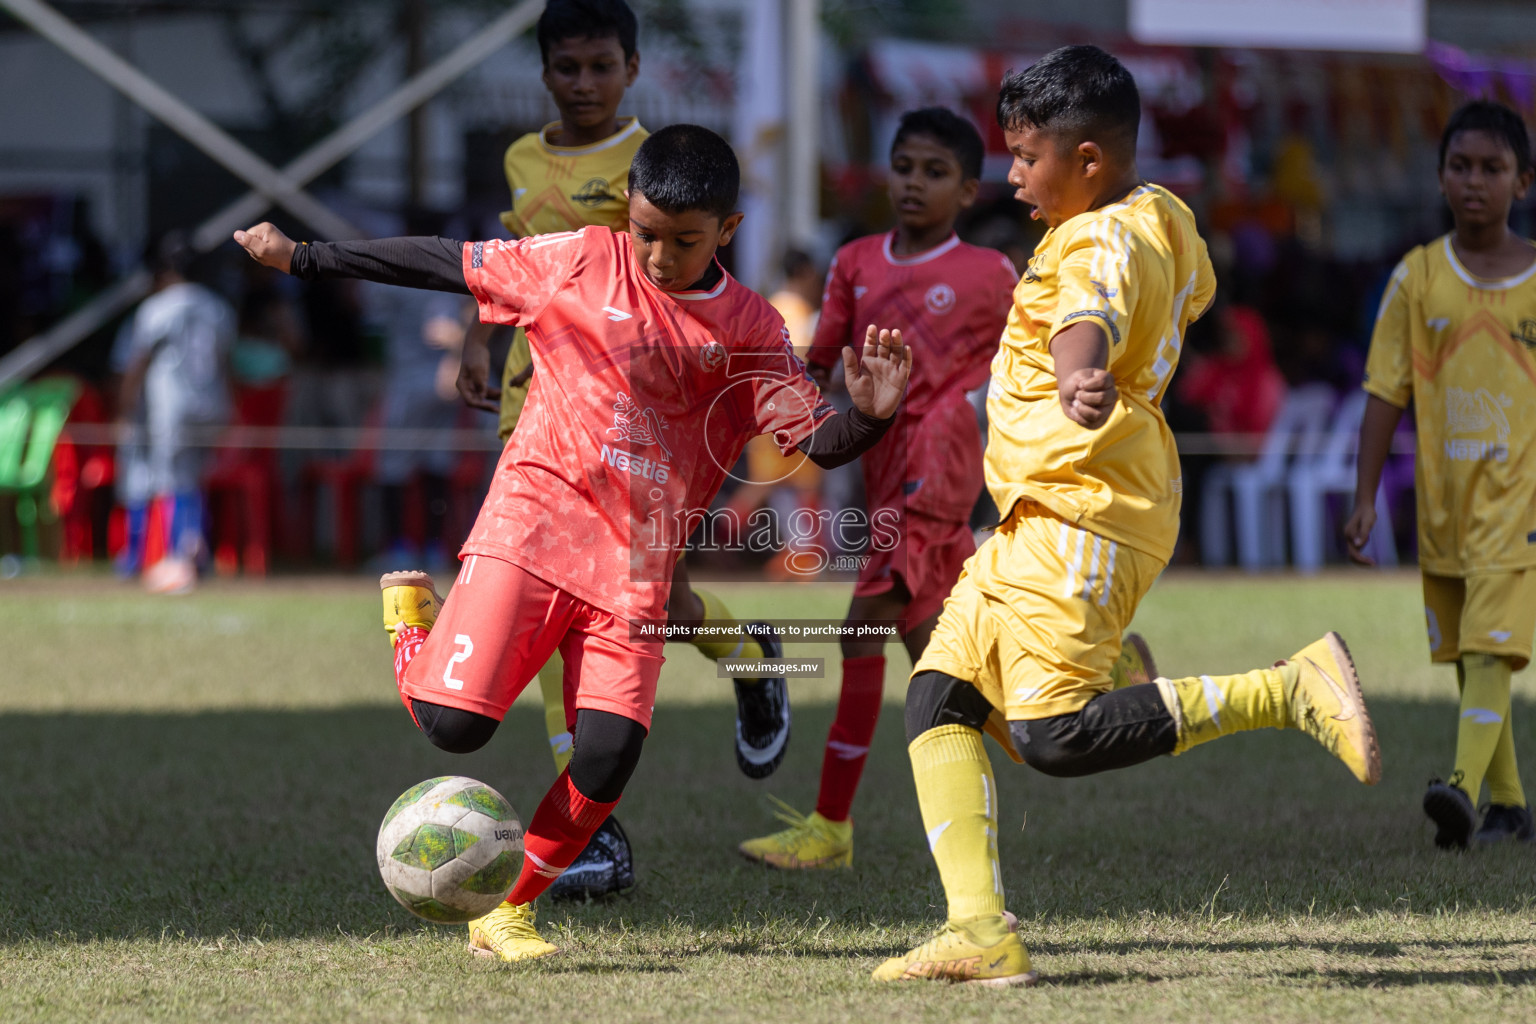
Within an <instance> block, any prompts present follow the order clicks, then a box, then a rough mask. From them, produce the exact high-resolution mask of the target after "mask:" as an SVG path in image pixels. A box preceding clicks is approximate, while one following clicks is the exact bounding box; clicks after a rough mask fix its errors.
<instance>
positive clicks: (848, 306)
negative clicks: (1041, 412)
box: [739, 107, 1156, 868]
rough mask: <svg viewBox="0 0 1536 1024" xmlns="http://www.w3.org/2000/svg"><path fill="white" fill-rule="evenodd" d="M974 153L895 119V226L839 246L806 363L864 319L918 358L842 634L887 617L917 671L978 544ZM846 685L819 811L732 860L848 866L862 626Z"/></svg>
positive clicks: (867, 694)
mask: <svg viewBox="0 0 1536 1024" xmlns="http://www.w3.org/2000/svg"><path fill="white" fill-rule="evenodd" d="M984 152H985V147H984V145H983V143H982V140H981V134H980V133H979V132H978V131H977V130H976V128H975V126H973V125H972V124H971V123H970V122H969V121H967V120H965V119H964V118H963V117H960V116H959V115H957V114H954V113H953V112H951V111H949V110H947V109H945V108H943V107H927V108H924V109H922V110H912V111H908V112H907V113H906V114H903V115H902V118H901V123H900V125H899V127H898V128H897V130H896V138H895V140H894V141H893V142H892V143H891V162H890V171H889V174H888V176H887V179H886V180H887V185H888V187H889V189H890V196H891V205H892V206H893V207H894V208H895V210H896V217H897V221H896V227H895V228H894V229H893V230H891V231H888V232H885V233H884V234H879V235H870V236H868V237H865V238H860V239H858V240H856V241H853V242H850V243H849V244H847V245H845V246H843V247H842V248H841V249H840V250H838V253H837V256H836V257H835V258H834V259H833V261H832V268H831V270H830V271H829V272H828V275H827V288H826V293H825V295H824V296H823V298H822V308H821V319H820V321H819V322H818V324H817V326H816V338H815V341H814V343H813V345H812V348H811V351H810V353H809V354H808V356H807V361H808V362H809V363H810V367H811V374H812V376H814V377H815V378H816V379H817V380H818V382H820V383H821V384H822V385H823V386H824V387H825V386H826V384H827V382H828V380H829V378H830V376H831V371H832V368H833V365H834V363H835V362H836V360H837V358H838V351H839V350H840V349H841V348H842V347H843V346H844V345H847V344H848V343H850V342H851V341H852V340H853V339H854V337H855V336H856V334H857V326H856V325H858V324H861V323H867V322H877V323H882V324H889V325H890V326H892V327H897V328H900V329H901V332H902V337H903V339H904V341H905V343H906V344H907V346H909V347H910V348H911V349H912V350H913V351H914V353H916V354H917V358H916V360H915V361H914V364H913V365H914V367H915V371H914V373H913V375H912V381H911V384H910V386H909V388H908V394H907V400H906V401H905V402H904V403H903V404H902V407H901V411H900V413H899V415H898V419H897V423H896V425H895V427H894V428H893V429H892V430H891V431H889V432H888V434H887V436H886V437H885V439H884V440H883V441H882V442H881V443H879V444H877V445H875V446H874V447H873V448H872V449H870V451H869V452H868V453H867V454H866V455H865V456H864V459H863V467H864V492H865V500H866V504H867V506H868V511H869V517H870V518H869V522H870V527H871V529H870V548H869V552H868V555H867V558H868V560H867V561H866V562H865V563H864V565H863V567H862V568H861V569H860V571H859V578H858V583H857V584H856V585H855V587H854V591H853V602H852V604H851V605H850V606H849V608H848V615H847V618H846V619H845V620H844V623H845V625H847V626H850V627H858V626H865V627H874V626H877V625H878V624H888V623H894V624H895V625H896V628H897V630H898V632H899V633H900V635H901V639H902V644H903V646H905V647H906V649H907V653H908V654H909V655H910V656H911V658H912V661H913V663H914V664H916V662H917V659H918V656H919V655H921V654H922V653H923V648H925V647H926V646H927V645H928V637H929V635H930V634H931V633H932V632H933V627H934V623H935V622H936V621H937V620H938V617H939V609H940V607H941V606H942V605H943V604H944V598H945V597H946V596H947V595H948V594H949V590H950V587H951V586H953V584H954V582H955V580H956V579H958V578H959V576H960V568H961V566H963V565H964V564H965V560H966V559H967V558H969V557H970V556H971V555H972V554H973V553H974V552H975V550H976V542H975V539H974V537H973V535H972V533H971V529H970V526H969V519H970V515H971V509H972V507H973V506H974V505H975V504H976V499H977V498H978V497H979V496H980V494H981V488H982V483H983V481H982V440H981V430H980V428H979V426H978V424H977V422H976V413H975V410H974V409H973V407H972V406H971V403H970V401H969V400H968V399H967V397H966V392H967V391H971V390H973V389H975V388H977V387H980V386H981V385H982V384H984V383H985V382H986V380H987V376H988V367H989V365H990V364H991V361H992V356H993V354H994V353H995V352H996V351H997V346H998V339H999V338H1000V337H1001V336H1002V333H1003V328H1004V326H1005V325H1006V323H1007V320H1008V310H1009V308H1010V307H1011V306H1012V303H1013V289H1014V286H1015V285H1016V284H1018V280H1019V276H1018V272H1017V271H1016V270H1015V269H1014V267H1013V264H1011V263H1010V262H1009V261H1008V258H1007V257H1006V256H1004V255H1003V254H1002V253H1000V252H997V251H995V250H993V249H983V248H979V247H977V246H974V245H967V244H966V243H965V242H962V241H961V240H960V237H959V235H957V234H955V220H956V219H957V218H958V217H959V216H960V214H961V212H962V211H964V210H965V209H967V208H968V207H969V206H970V205H971V204H972V203H973V202H974V201H975V199H976V192H977V189H978V188H979V187H980V185H981V180H980V179H981V165H982V158H983V155H984ZM1127 641H1128V643H1127V646H1126V654H1125V658H1124V659H1123V661H1124V663H1123V664H1121V665H1117V679H1118V680H1122V681H1123V680H1128V679H1129V680H1133V681H1136V682H1147V681H1149V680H1150V678H1151V677H1152V676H1153V675H1155V674H1156V672H1155V669H1151V668H1150V665H1151V653H1150V652H1149V651H1148V650H1147V649H1146V645H1145V643H1144V641H1142V640H1141V639H1140V638H1139V637H1136V635H1135V634H1131V635H1130V636H1128V637H1127ZM842 655H843V685H842V691H841V693H840V694H839V696H838V702H837V714H836V717H835V718H834V719H833V722H832V729H831V731H830V733H829V734H828V736H827V745H826V749H825V751H824V752H823V754H822V762H821V788H820V792H819V793H818V795H817V798H816V810H815V811H814V812H813V813H812V814H810V815H809V816H802V815H800V814H798V813H796V812H794V811H793V810H791V809H790V808H789V807H787V806H786V807H784V808H783V810H782V811H781V812H780V815H779V816H780V817H781V818H783V819H784V820H785V821H786V822H787V824H788V826H789V827H788V828H785V829H782V830H781V831H778V832H775V833H772V834H771V835H767V836H763V837H761V838H759V839H749V840H747V841H746V842H744V843H742V844H741V845H740V847H739V849H740V851H741V853H742V854H743V855H745V856H747V857H749V858H751V859H753V860H760V861H763V862H764V863H766V864H769V865H771V866H773V867H777V868H817V867H846V866H848V865H851V864H852V863H853V822H852V820H851V818H850V811H851V809H852V806H853V797H854V793H855V792H856V790H857V789H858V785H859V779H860V776H861V775H862V774H863V772H864V761H865V758H866V756H867V755H868V753H869V744H870V741H871V740H872V739H873V738H874V734H875V725H876V722H877V721H878V719H879V715H880V702H881V698H882V695H883V691H884V686H885V639H884V638H883V637H881V636H879V635H878V633H877V632H875V631H874V630H872V629H866V630H865V631H864V632H863V633H860V634H855V638H852V639H845V640H843V642H842Z"/></svg>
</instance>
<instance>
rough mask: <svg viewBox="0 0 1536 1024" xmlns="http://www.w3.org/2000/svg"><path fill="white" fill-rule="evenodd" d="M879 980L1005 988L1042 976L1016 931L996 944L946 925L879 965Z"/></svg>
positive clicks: (1029, 983)
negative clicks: (978, 940)
mask: <svg viewBox="0 0 1536 1024" xmlns="http://www.w3.org/2000/svg"><path fill="white" fill-rule="evenodd" d="M871 977H872V978H873V979H874V980H875V981H953V982H963V983H966V984H971V985H987V986H990V987H993V988H1003V987H1006V986H1009V985H1033V984H1034V983H1035V982H1036V981H1038V980H1039V977H1040V976H1039V975H1038V974H1036V973H1035V972H1034V970H1033V969H1032V968H1031V967H1030V963H1029V950H1027V949H1025V948H1024V943H1022V942H1020V941H1019V937H1018V935H1017V934H1015V933H1014V932H1012V931H1009V932H1008V934H1007V935H1006V936H1005V937H1004V938H1003V940H1002V941H1001V942H999V943H998V944H997V945H995V946H980V945H977V944H976V943H975V942H974V941H973V940H972V939H971V937H970V936H969V935H967V934H966V933H965V932H964V931H963V930H962V929H960V928H957V927H956V926H954V925H952V924H947V925H945V926H944V930H943V931H941V932H939V934H937V935H935V936H934V937H933V938H931V939H929V940H928V941H927V942H925V943H923V944H922V945H921V946H918V947H917V948H916V949H914V950H912V951H911V952H910V953H907V954H906V955H905V956H894V957H891V959H889V960H887V961H886V962H885V963H883V964H881V965H880V966H879V967H877V968H875V972H874V974H872V975H871Z"/></svg>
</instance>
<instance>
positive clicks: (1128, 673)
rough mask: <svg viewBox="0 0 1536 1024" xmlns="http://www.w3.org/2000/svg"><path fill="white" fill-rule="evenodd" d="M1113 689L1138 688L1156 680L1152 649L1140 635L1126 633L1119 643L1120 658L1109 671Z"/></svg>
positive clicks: (1155, 665) (1155, 664)
mask: <svg viewBox="0 0 1536 1024" xmlns="http://www.w3.org/2000/svg"><path fill="white" fill-rule="evenodd" d="M1109 678H1110V681H1111V683H1113V686H1114V689H1116V690H1118V689H1120V688H1122V687H1126V686H1140V685H1141V684H1142V683H1150V682H1151V681H1152V680H1154V679H1156V678H1157V662H1155V661H1153V660H1152V648H1151V647H1149V646H1147V638H1146V637H1144V636H1142V635H1141V634H1140V633H1127V634H1125V638H1124V639H1123V640H1121V641H1120V657H1118V658H1116V659H1115V664H1114V667H1113V668H1111V669H1110V670H1109Z"/></svg>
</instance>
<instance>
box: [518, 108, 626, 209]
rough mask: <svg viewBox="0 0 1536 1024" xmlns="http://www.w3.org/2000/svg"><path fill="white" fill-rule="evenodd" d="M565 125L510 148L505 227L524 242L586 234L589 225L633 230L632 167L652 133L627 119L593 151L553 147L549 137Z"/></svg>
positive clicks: (525, 138) (531, 135)
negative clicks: (547, 236)
mask: <svg viewBox="0 0 1536 1024" xmlns="http://www.w3.org/2000/svg"><path fill="white" fill-rule="evenodd" d="M558 124H559V122H554V123H551V124H547V125H545V126H544V127H543V129H541V130H540V131H538V132H531V133H529V134H527V135H524V136H523V137H522V138H520V139H518V140H517V141H516V142H514V143H512V145H510V146H508V147H507V155H506V156H505V157H504V158H503V159H502V167H503V169H505V171H506V172H507V187H508V188H510V189H511V190H512V209H510V210H507V211H506V212H505V213H503V214H502V215H501V223H502V226H503V227H505V228H506V229H507V230H508V231H510V232H511V233H512V234H513V235H515V236H517V237H518V238H526V237H528V236H529V235H545V234H550V233H553V232H556V231H580V230H581V229H582V228H584V227H586V226H587V225H589V224H592V225H600V226H602V227H607V228H611V229H613V230H614V231H626V230H628V228H629V201H628V200H627V199H625V198H624V190H625V189H626V188H628V187H629V165H630V163H631V162H632V161H633V160H634V159H635V150H637V149H639V148H640V143H642V142H644V141H645V139H646V136H647V135H649V134H650V133H649V132H647V131H646V130H645V129H644V128H642V127H640V122H639V121H638V120H637V119H635V118H633V117H630V118H621V119H620V120H619V125H620V128H619V130H618V131H617V132H614V133H613V134H612V135H610V136H608V137H607V138H606V139H603V140H602V141H601V142H594V143H593V144H592V145H590V146H553V145H550V143H549V141H548V138H549V133H550V131H551V129H554V128H556V127H558Z"/></svg>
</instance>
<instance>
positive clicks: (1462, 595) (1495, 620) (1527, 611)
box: [1424, 569, 1536, 670]
mask: <svg viewBox="0 0 1536 1024" xmlns="http://www.w3.org/2000/svg"><path fill="white" fill-rule="evenodd" d="M1424 624H1425V626H1426V628H1427V629H1428V630H1429V659H1430V660H1431V661H1456V660H1457V659H1459V658H1460V657H1461V656H1462V655H1463V654H1497V655H1501V656H1503V657H1506V658H1509V659H1510V661H1512V662H1513V663H1514V667H1515V669H1516V670H1519V669H1522V668H1524V667H1525V666H1526V665H1528V664H1530V660H1531V635H1532V634H1533V633H1536V569H1522V570H1518V571H1516V572H1498V573H1490V574H1488V575H1486V576H1468V577H1466V578H1465V579H1463V578H1461V577H1459V576H1432V575H1430V574H1429V573H1424Z"/></svg>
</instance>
